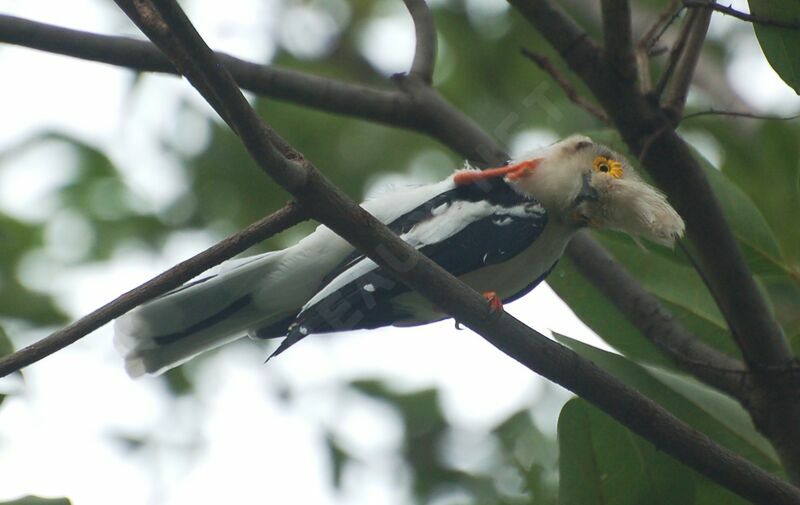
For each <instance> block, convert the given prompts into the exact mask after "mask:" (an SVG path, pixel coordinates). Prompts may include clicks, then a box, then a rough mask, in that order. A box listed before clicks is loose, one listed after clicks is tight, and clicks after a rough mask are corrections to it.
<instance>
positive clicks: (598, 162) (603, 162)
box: [592, 156, 623, 179]
mask: <svg viewBox="0 0 800 505" xmlns="http://www.w3.org/2000/svg"><path fill="white" fill-rule="evenodd" d="M592 167H593V168H594V171H595V172H602V173H604V174H608V175H610V176H611V177H613V178H615V179H619V178H620V177H622V175H623V170H622V163H620V162H619V161H617V160H614V159H610V158H606V157H605V156H598V157H597V158H595V159H594V162H593V163H592Z"/></svg>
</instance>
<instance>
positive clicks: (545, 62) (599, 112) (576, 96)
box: [521, 47, 609, 124]
mask: <svg viewBox="0 0 800 505" xmlns="http://www.w3.org/2000/svg"><path fill="white" fill-rule="evenodd" d="M521 51H522V54H523V55H525V57H526V58H528V59H529V60H531V61H532V62H534V63H536V64H537V65H538V66H539V68H541V69H542V70H544V71H545V72H547V73H548V74H549V75H550V77H552V79H553V80H554V81H556V84H558V85H559V86H560V87H561V89H562V90H564V94H566V95H567V98H569V99H570V101H571V102H572V103H574V104H575V105H577V106H578V107H580V108H582V109H583V110H585V111H586V112H588V113H589V114H591V115H592V116H594V117H595V118H597V119H598V120H599V121H601V122H603V123H605V124H608V123H609V120H608V115H607V114H606V112H605V111H604V110H603V109H602V108H600V107H598V106H597V105H595V104H593V103H592V102H590V101H588V100H586V99H585V98H583V96H581V94H580V93H578V91H577V90H576V89H575V88H574V87H573V86H572V83H570V82H569V79H568V78H567V77H566V76H565V75H564V74H562V73H561V72H560V71H559V70H558V69H557V68H556V66H555V65H553V62H551V61H550V60H549V59H548V58H547V56H544V55H542V54H539V53H537V52H534V51H531V50H530V49H526V48H524V47H523V48H522V49H521Z"/></svg>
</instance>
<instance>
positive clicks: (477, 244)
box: [273, 179, 547, 356]
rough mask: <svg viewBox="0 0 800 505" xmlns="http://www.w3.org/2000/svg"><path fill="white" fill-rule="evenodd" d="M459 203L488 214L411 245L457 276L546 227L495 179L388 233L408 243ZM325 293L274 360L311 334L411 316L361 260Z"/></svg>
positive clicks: (531, 203) (456, 193) (380, 273)
mask: <svg viewBox="0 0 800 505" xmlns="http://www.w3.org/2000/svg"><path fill="white" fill-rule="evenodd" d="M458 202H462V204H467V205H469V204H470V203H472V204H476V203H479V204H483V203H488V204H490V205H491V206H492V211H491V212H487V213H486V214H485V215H483V216H481V217H479V218H477V219H475V220H474V221H472V222H471V223H469V224H468V225H467V226H465V227H464V228H462V229H461V230H459V231H457V232H455V233H453V234H451V235H449V236H447V237H444V238H443V239H441V240H439V241H437V242H435V243H418V244H415V246H416V247H417V248H418V249H419V251H420V252H421V253H423V254H425V255H426V256H428V257H429V258H431V259H432V260H433V261H435V262H436V263H437V264H439V265H440V266H441V267H443V268H444V269H445V270H447V271H449V272H450V273H452V274H453V275H456V276H459V275H463V274H466V273H468V272H473V271H475V270H478V269H480V268H482V267H484V266H486V265H492V264H497V263H502V262H505V261H508V260H509V259H511V258H513V257H514V256H516V255H518V254H520V253H521V252H523V251H524V250H525V249H527V248H528V247H530V246H531V245H532V244H533V243H534V241H535V240H536V238H537V237H539V235H540V234H541V233H542V230H543V229H544V227H545V225H546V223H547V215H546V213H545V212H544V210H543V209H542V207H541V206H540V205H539V204H538V202H536V201H535V200H532V199H528V198H525V197H523V196H521V195H519V194H517V193H516V192H514V191H513V189H511V188H510V187H509V186H508V185H507V184H505V182H503V181H502V180H501V179H498V180H497V181H496V182H495V183H494V184H492V185H491V187H489V188H488V189H486V187H485V186H484V187H481V186H478V185H477V184H473V185H469V186H466V187H458V188H455V189H453V190H451V191H448V192H445V193H442V194H440V195H438V196H437V197H435V198H433V199H431V200H429V201H428V202H426V203H425V204H423V205H421V206H420V207H418V208H416V209H414V210H412V211H411V212H408V213H407V214H405V215H403V216H401V217H400V218H398V219H397V220H395V221H394V222H392V223H390V224H389V227H390V228H391V229H392V230H393V231H395V233H398V234H406V237H405V238H406V239H407V240H409V239H413V238H414V232H413V230H414V227H415V226H418V225H420V224H423V223H424V224H426V225H428V226H430V225H435V224H436V222H435V220H436V219H440V217H439V216H441V215H442V213H443V209H446V207H443V206H450V205H457V204H458ZM487 209H488V206H487ZM450 217H451V218H452V216H450ZM340 276H346V278H347V279H349V280H348V281H347V282H346V283H344V284H342V282H343V281H342V280H341V279H342V278H345V277H342V278H340ZM537 280H538V279H537ZM337 283H338V285H336V284H337ZM334 285H336V286H335V289H333V288H332V286H334ZM326 288H327V290H328V291H329V293H328V294H327V295H325V296H324V297H322V298H321V299H319V300H317V301H316V302H314V303H313V305H311V306H310V307H306V308H305V309H304V310H303V311H302V312H301V313H300V314H299V315H298V316H297V319H296V320H295V322H294V323H293V324H292V325H291V326H290V328H289V333H288V335H287V338H286V340H284V342H283V343H282V344H281V345H280V346H279V347H278V349H277V350H276V351H275V353H273V356H275V355H277V354H279V353H281V352H283V351H284V350H285V349H287V348H288V347H289V346H291V345H292V344H294V343H295V342H297V341H299V340H300V339H302V338H303V337H305V336H306V335H308V334H310V333H324V332H330V331H342V330H350V329H367V328H377V327H381V326H387V325H390V324H393V323H395V322H397V321H399V320H402V319H406V318H409V317H411V316H412V314H404V313H400V312H398V311H397V309H396V308H394V307H393V306H392V303H391V301H392V299H393V298H395V297H396V296H398V295H400V294H402V293H405V292H407V291H409V289H408V288H407V287H406V286H405V285H404V284H402V283H401V282H399V281H397V280H395V279H394V278H393V277H392V276H391V275H390V274H389V273H388V272H386V271H384V270H383V269H382V268H379V267H377V266H376V265H375V264H374V263H372V261H371V260H369V259H368V258H366V257H364V255H362V254H353V255H351V257H349V258H347V259H346V260H345V261H343V262H342V264H341V265H340V266H339V267H338V268H337V269H335V270H334V271H333V272H331V274H330V275H328V276H327V277H326V279H325V281H324V283H323V286H322V287H321V292H323V291H324V290H325V289H326Z"/></svg>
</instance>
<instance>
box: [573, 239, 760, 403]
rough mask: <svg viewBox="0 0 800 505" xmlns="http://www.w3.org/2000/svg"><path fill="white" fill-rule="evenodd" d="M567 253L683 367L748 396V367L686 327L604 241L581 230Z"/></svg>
mask: <svg viewBox="0 0 800 505" xmlns="http://www.w3.org/2000/svg"><path fill="white" fill-rule="evenodd" d="M567 255H568V256H569V259H570V260H571V261H572V263H573V264H574V265H575V267H576V268H577V270H578V271H579V272H580V273H581V274H582V275H583V276H584V277H586V278H587V279H588V280H589V281H590V282H591V283H592V284H594V286H595V287H596V288H598V289H599V290H600V291H601V292H602V293H603V294H604V295H606V296H607V297H608V298H609V299H610V300H612V301H613V302H614V304H615V305H616V306H617V308H618V309H620V310H621V311H622V312H623V313H625V314H626V315H627V316H628V317H629V319H630V320H631V322H632V323H633V324H634V326H636V327H637V328H638V329H639V330H640V331H641V332H642V333H643V334H644V335H645V336H646V337H647V338H648V339H649V340H650V341H651V342H653V343H654V344H655V345H656V346H657V347H658V348H659V349H661V350H662V351H663V352H664V353H665V354H666V355H667V356H669V357H670V358H672V360H673V361H674V362H675V363H676V364H677V365H678V366H679V367H681V368H682V369H684V370H686V371H687V372H689V373H691V374H692V375H693V376H695V377H697V378H699V379H700V380H702V381H703V382H705V383H706V384H709V385H711V386H714V387H715V388H717V389H719V390H721V391H724V392H726V393H728V394H729V395H731V396H733V397H734V398H739V399H742V398H744V391H745V386H746V385H747V384H746V383H745V379H746V376H747V369H746V368H745V367H744V365H743V364H742V363H741V362H740V361H739V360H737V359H734V358H732V357H730V356H728V355H726V354H723V353H721V352H719V351H717V350H716V349H714V348H713V347H710V346H708V345H706V344H705V343H703V342H702V341H701V340H699V339H698V338H697V337H696V336H695V335H693V334H692V333H690V332H689V331H688V330H687V329H686V328H684V327H683V325H682V324H680V322H678V321H676V320H675V319H674V317H673V316H672V315H671V314H670V313H669V312H668V311H667V310H666V309H665V308H664V306H663V305H662V304H661V302H659V301H658V299H657V298H656V297H655V296H653V295H652V294H650V293H649V292H647V291H646V290H645V289H643V288H642V285H641V284H639V282H638V281H637V280H636V279H635V278H634V277H633V276H632V275H631V274H630V273H629V272H628V271H627V270H625V269H624V268H623V267H622V265H620V264H619V263H618V262H617V261H615V260H614V257H613V256H611V254H609V252H608V251H607V250H606V249H605V248H604V247H602V246H601V245H600V243H598V242H597V241H596V240H590V237H589V236H588V235H587V234H586V233H581V234H579V235H578V236H576V237H575V238H574V239H572V241H571V242H570V244H569V246H568V248H567Z"/></svg>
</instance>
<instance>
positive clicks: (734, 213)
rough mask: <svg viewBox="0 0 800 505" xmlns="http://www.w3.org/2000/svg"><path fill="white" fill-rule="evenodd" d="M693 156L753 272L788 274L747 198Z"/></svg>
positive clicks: (763, 221) (769, 232) (777, 248)
mask: <svg viewBox="0 0 800 505" xmlns="http://www.w3.org/2000/svg"><path fill="white" fill-rule="evenodd" d="M695 157H697V159H698V160H699V161H700V164H701V166H702V167H703V169H704V171H705V173H706V177H708V182H709V183H710V184H711V188H712V189H713V190H714V194H715V195H716V196H717V199H718V200H719V203H720V205H721V206H722V210H723V211H724V212H725V217H726V218H727V219H728V222H729V224H730V226H731V228H732V230H733V234H734V235H735V236H736V239H737V241H738V242H739V245H740V246H741V247H742V249H743V252H744V254H745V258H746V259H747V263H748V265H749V266H750V269H751V270H752V271H753V273H755V274H776V273H777V274H787V273H789V269H788V267H787V266H786V265H785V264H784V262H783V253H782V252H781V249H780V246H779V245H778V241H777V239H776V238H775V235H774V234H773V233H772V230H771V229H770V227H769V224H768V223H767V220H766V219H765V218H764V215H763V214H761V211H760V210H758V207H756V205H755V204H754V203H753V201H752V200H751V199H750V197H748V196H747V194H746V193H745V192H744V191H742V190H741V189H740V188H739V187H738V186H737V185H736V184H734V183H733V182H731V180H730V179H728V177H726V176H725V174H723V173H722V172H721V171H719V170H717V169H716V168H714V166H713V165H711V163H709V162H708V161H707V160H706V159H705V158H703V157H702V156H700V155H699V154H698V153H697V152H695Z"/></svg>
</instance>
